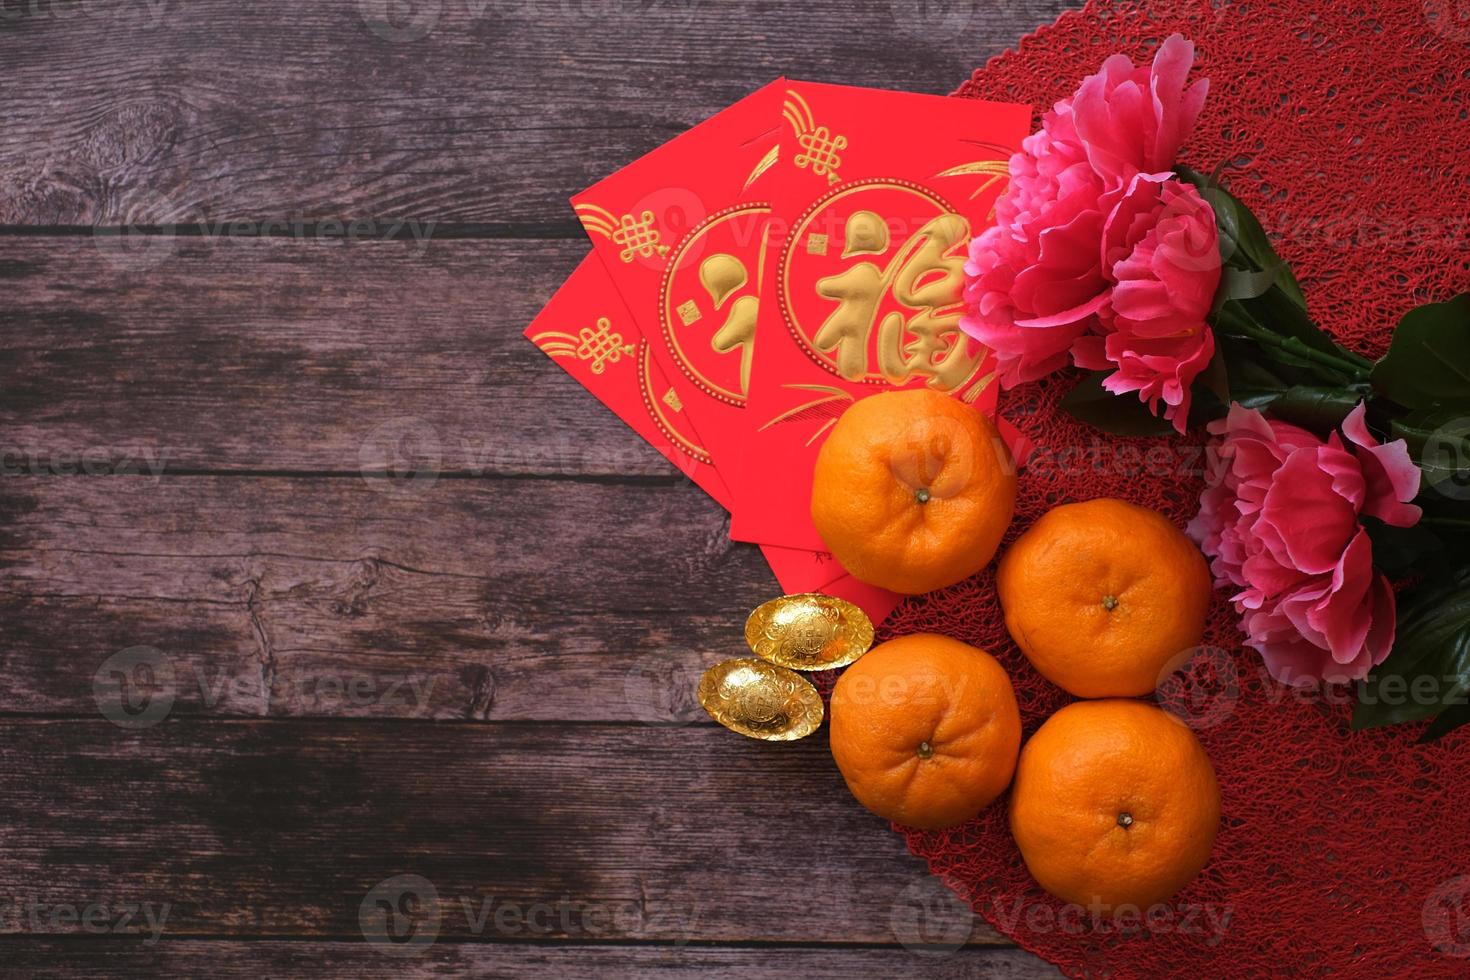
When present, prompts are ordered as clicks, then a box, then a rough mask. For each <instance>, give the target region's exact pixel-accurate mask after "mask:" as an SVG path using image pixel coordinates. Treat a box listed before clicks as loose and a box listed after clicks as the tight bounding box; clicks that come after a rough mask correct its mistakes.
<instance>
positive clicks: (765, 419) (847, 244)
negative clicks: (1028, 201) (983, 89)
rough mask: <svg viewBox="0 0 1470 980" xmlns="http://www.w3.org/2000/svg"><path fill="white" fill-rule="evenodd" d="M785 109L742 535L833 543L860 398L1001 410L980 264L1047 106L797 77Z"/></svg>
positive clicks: (732, 474)
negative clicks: (921, 392)
mask: <svg viewBox="0 0 1470 980" xmlns="http://www.w3.org/2000/svg"><path fill="white" fill-rule="evenodd" d="M780 111H781V114H782V115H781V119H782V130H781V140H782V145H781V152H780V154H779V156H778V159H777V162H776V163H775V164H774V165H773V166H771V167H769V168H767V169H766V170H765V171H764V172H763V173H762V174H761V175H760V176H759V179H758V180H757V181H756V182H755V183H754V185H753V186H752V189H751V191H750V195H751V196H752V198H754V199H757V200H760V201H762V202H765V201H769V202H770V207H771V214H772V217H771V219H770V221H769V225H768V236H767V237H768V239H769V241H768V243H767V245H766V251H765V254H764V266H765V278H764V281H763V284H762V286H761V296H762V301H761V304H760V309H759V317H758V320H757V328H756V349H757V350H758V351H759V358H758V359H757V361H756V364H755V369H754V372H753V375H752V378H751V385H750V392H749V396H748V399H747V405H746V409H745V411H746V415H747V424H746V431H747V436H746V438H745V440H744V443H743V451H742V455H741V460H740V464H739V467H738V468H736V469H732V467H731V466H730V465H729V464H728V463H725V462H724V461H723V459H722V461H721V475H722V476H723V477H724V479H725V481H726V482H727V483H729V484H730V486H731V488H732V489H733V490H734V491H735V500H736V504H737V506H736V508H735V510H734V520H733V524H732V528H731V534H732V536H734V537H736V538H738V539H740V540H745V541H758V542H762V543H767V544H781V545H787V546H792V547H800V548H822V547H824V545H823V543H822V540H821V538H820V537H819V536H818V535H817V533H816V531H815V529H814V528H813V527H812V524H811V517H810V501H811V476H812V467H813V465H814V463H815V460H816V453H817V450H818V448H819V447H820V446H821V443H822V440H823V438H824V437H825V435H826V433H827V432H828V430H830V429H831V427H832V426H833V425H834V424H835V423H836V420H837V417H838V416H839V415H840V414H841V413H842V410H843V409H844V408H845V407H846V406H847V405H849V404H851V403H852V402H854V401H856V400H857V399H859V398H864V397H866V396H868V395H870V394H874V393H876V392H879V391H884V390H888V389H892V388H904V387H916V386H918V385H924V384H927V385H929V386H931V387H933V388H936V389H938V390H940V391H944V392H947V393H952V394H953V395H954V396H955V397H957V398H960V399H962V400H963V401H965V402H966V403H968V404H970V405H973V406H975V407H976V408H977V409H978V410H980V411H983V412H986V413H987V414H990V415H993V414H994V410H995V404H996V394H997V392H996V389H995V385H994V384H993V382H994V378H995V375H994V371H993V359H992V358H991V357H990V355H989V352H988V351H986V350H985V349H984V348H983V347H981V346H980V345H979V344H977V343H976V342H975V341H973V340H971V339H970V338H969V337H967V336H965V335H964V334H963V333H962V332H961V331H960V329H959V318H960V314H961V312H962V310H963V306H962V303H961V291H962V289H963V286H964V273H963V269H964V263H965V260H966V258H967V256H968V246H969V243H970V239H971V238H972V237H974V236H975V235H976V234H978V233H979V232H980V230H981V229H983V228H984V227H986V226H987V225H988V224H990V222H991V221H992V220H993V219H992V214H991V210H992V208H993V206H994V203H995V200H996V198H997V197H998V196H999V195H1000V193H1001V192H1002V191H1003V190H1004V188H1005V185H1006V181H1007V173H1008V171H1007V162H1008V160H1009V158H1010V156H1011V154H1012V153H1014V152H1015V151H1016V150H1017V149H1019V147H1020V144H1021V140H1022V139H1023V138H1025V136H1026V135H1027V133H1028V132H1029V131H1030V127H1031V108H1030V107H1029V106H1024V105H1010V104H1005V103H996V102H982V101H979V100H974V99H950V98H944V97H940V96H930V95H913V94H909V93H902V92H885V91H877V90H873V89H858V88H851V87H847V86H840V85H823V84H818V83H813V82H791V81H788V82H785V83H783V86H782V92H781V110H780ZM1007 428H1009V427H1007ZM1009 431H1010V432H1012V433H1014V430H1013V429H1012V430H1009ZM1013 449H1018V450H1020V451H1019V452H1018V453H1017V456H1018V458H1021V457H1022V455H1023V452H1024V447H1016V446H1013Z"/></svg>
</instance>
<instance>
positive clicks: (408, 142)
mask: <svg viewBox="0 0 1470 980" xmlns="http://www.w3.org/2000/svg"><path fill="white" fill-rule="evenodd" d="M1072 5H1075V4H1067V3H1065V2H1064V0H1015V2H1011V3H1005V4H980V3H927V2H922V0H865V2H861V3H854V2H852V0H809V2H806V3H802V4H771V3H764V2H759V0H742V2H733V0H732V2H722V3H718V4H709V3H699V2H695V0H654V2H641V0H639V2H635V0H601V2H596V3H591V4H588V3H581V2H577V3H571V2H564V0H517V2H514V3H506V2H498V0H418V2H415V3H414V4H412V5H407V4H390V3H387V2H386V0H316V2H314V3H309V4H301V3H292V2H289V0H273V2H265V0H262V2H257V3H249V4H242V3H239V2H236V0H191V2H190V3H185V4H175V3H168V2H165V0H120V2H115V3H88V4H62V3H59V2H54V3H39V4H37V3H27V4H13V5H9V6H8V7H7V13H6V17H5V20H4V22H3V24H0V64H4V65H5V75H6V82H7V86H6V119H5V122H6V124H5V126H4V127H3V129H0V224H25V225H92V224H107V225H117V224H140V225H143V224H147V225H153V224H166V223H174V224H184V223H197V222H205V223H207V224H212V223H214V222H219V221H224V222H228V221H234V220H243V221H252V222H263V221H267V220H279V219H285V220H288V221H289V220H291V219H293V218H295V217H297V216H301V217H303V218H304V219H305V220H307V221H311V220H315V219H319V218H327V217H336V218H344V217H345V218H376V219H398V218H417V219H422V220H433V221H437V222H441V223H446V222H458V223H478V224H486V225H492V226H493V225H502V224H506V223H525V222H530V223H537V224H542V225H544V223H546V222H548V221H552V222H557V223H559V224H561V225H562V226H563V227H570V224H571V223H570V221H568V220H566V215H567V210H566V199H567V197H568V196H569V195H570V194H572V193H573V192H575V191H578V190H580V189H582V188H583V187H585V186H587V185H588V184H590V183H592V182H593V181H595V180H597V179H599V178H601V177H603V176H605V175H606V174H607V173H609V172H611V171H612V170H614V169H616V168H617V167H619V166H621V165H622V164H623V163H626V162H630V161H632V160H634V159H636V158H637V157H639V156H641V155H642V154H643V153H645V152H647V151H648V150H650V149H652V148H654V147H655V146H657V145H658V144H660V143H662V142H664V141H665V140H667V139H668V138H669V137H671V136H673V135H674V134H676V133H678V132H680V131H682V130H684V129H686V128H688V127H689V126H690V125H692V124H694V123H695V122H698V121H699V120H701V119H703V118H706V117H707V116H709V115H711V114H713V113H714V112H716V111H717V110H719V109H720V108H722V107H724V106H725V105H727V104H729V103H730V102H732V101H734V100H735V99H737V98H739V97H740V96H742V95H744V94H745V93H747V92H749V91H751V90H752V89H754V88H755V87H756V86H758V85H760V84H762V83H763V82H765V81H768V80H770V79H772V78H775V77H777V76H778V75H781V74H783V73H786V74H790V75H792V76H793V77H801V78H813V79H817V80H824V81H842V82H849V83H852V84H860V85H874V86H880V87H886V88H901V89H911V90H915V91H922V92H945V91H948V90H950V89H952V88H953V87H954V86H956V85H958V84H959V83H960V82H962V81H964V79H965V78H967V77H968V75H969V72H970V70H971V69H972V68H973V67H974V66H975V65H977V64H979V63H981V62H983V61H984V60H985V59H986V58H987V57H989V56H991V55H993V54H996V53H998V52H999V51H1001V50H1003V49H1004V48H1005V47H1007V46H1009V45H1013V44H1015V43H1016V41H1017V39H1018V38H1020V37H1021V35H1023V34H1025V33H1027V32H1029V31H1031V30H1033V29H1035V28H1036V27H1037V26H1038V25H1040V24H1042V23H1045V22H1048V21H1050V20H1052V19H1053V18H1055V16H1056V15H1057V14H1058V13H1059V12H1060V11H1061V10H1062V9H1064V8H1065V7H1067V6H1072ZM389 10H396V11H398V13H395V14H392V15H388V16H385V11H389ZM382 230H383V229H379V232H381V231H382ZM288 234H289V233H288Z"/></svg>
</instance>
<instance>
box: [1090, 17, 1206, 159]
mask: <svg viewBox="0 0 1470 980" xmlns="http://www.w3.org/2000/svg"><path fill="white" fill-rule="evenodd" d="M1193 63H1194V45H1193V44H1192V43H1190V42H1189V41H1186V40H1185V39H1184V38H1183V37H1181V36H1180V35H1178V34H1175V35H1173V36H1171V37H1170V38H1169V39H1168V40H1166V41H1165V42H1164V43H1163V44H1162V45H1161V46H1160V47H1159V50H1158V52H1157V53H1156V54H1155V55H1154V61H1153V64H1152V65H1149V66H1139V67H1137V68H1135V67H1134V66H1133V62H1132V61H1130V60H1129V59H1128V56H1127V55H1122V54H1115V55H1113V56H1112V57H1111V58H1109V59H1108V60H1107V61H1104V62H1103V64H1102V68H1101V69H1100V70H1099V71H1098V72H1097V74H1095V75H1089V76H1088V77H1087V78H1085V79H1083V81H1082V85H1081V86H1080V87H1079V88H1078V89H1077V94H1076V95H1075V96H1073V98H1072V112H1073V114H1074V116H1075V117H1076V128H1077V134H1078V136H1079V138H1080V139H1081V140H1082V144H1083V146H1085V147H1086V149H1087V157H1088V159H1089V160H1090V161H1091V162H1092V168H1093V169H1094V170H1095V171H1097V173H1098V174H1100V175H1102V176H1103V178H1104V179H1105V180H1106V181H1107V182H1108V184H1109V186H1110V187H1120V186H1123V185H1126V184H1127V183H1128V182H1129V181H1131V180H1132V179H1133V177H1134V175H1136V174H1139V173H1149V174H1154V173H1162V172H1164V171H1166V170H1172V169H1174V161H1175V160H1176V159H1178V156H1179V147H1180V146H1181V145H1183V143H1184V141H1185V140H1186V139H1188V137H1189V134H1190V132H1191V131H1192V130H1193V129H1194V124H1195V122H1196V121H1197V120H1198V119H1199V114H1200V110H1201V109H1202V108H1204V104H1205V96H1206V95H1207V94H1208V93H1209V91H1210V82H1209V79H1200V80H1199V81H1197V82H1195V83H1194V84H1193V85H1190V86H1188V87H1186V86H1185V82H1186V81H1187V79H1188V77H1189V69H1190V66H1191V65H1192V64H1193Z"/></svg>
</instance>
